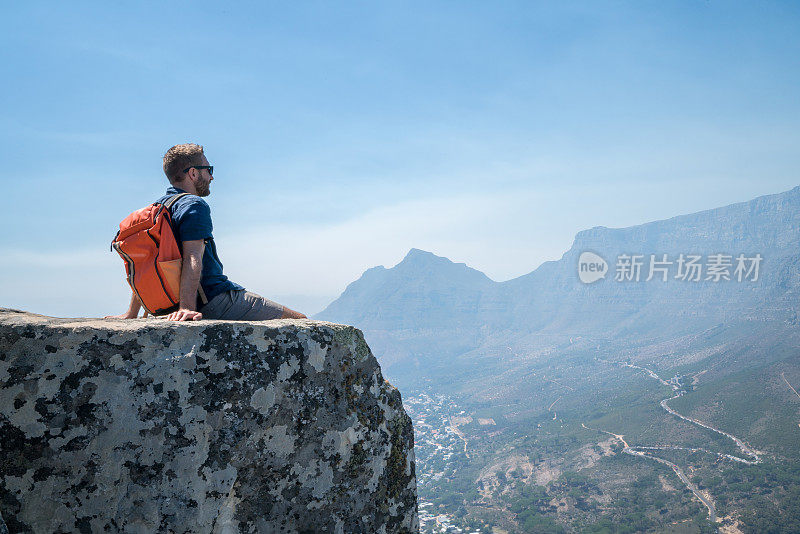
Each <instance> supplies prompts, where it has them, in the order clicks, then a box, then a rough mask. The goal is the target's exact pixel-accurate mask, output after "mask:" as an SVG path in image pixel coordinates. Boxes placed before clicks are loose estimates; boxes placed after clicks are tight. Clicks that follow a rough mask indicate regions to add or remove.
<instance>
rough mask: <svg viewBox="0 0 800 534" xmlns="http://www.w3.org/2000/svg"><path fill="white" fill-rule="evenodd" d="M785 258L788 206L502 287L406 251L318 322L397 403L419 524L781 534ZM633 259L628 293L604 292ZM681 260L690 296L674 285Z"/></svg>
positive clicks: (774, 204)
mask: <svg viewBox="0 0 800 534" xmlns="http://www.w3.org/2000/svg"><path fill="white" fill-rule="evenodd" d="M798 244H800V187H797V188H794V189H792V190H791V191H787V192H784V193H779V194H775V195H768V196H764V197H759V198H756V199H754V200H751V201H749V202H742V203H738V204H732V205H730V206H724V207H720V208H716V209H710V210H705V211H701V212H698V213H693V214H688V215H680V216H677V217H673V218H670V219H666V220H661V221H654V222H649V223H646V224H641V225H637V226H632V227H628V228H605V227H595V228H591V229H588V230H585V231H582V232H579V233H578V234H577V235H576V236H575V239H574V241H573V243H572V246H571V247H570V248H569V249H568V250H567V251H566V252H565V253H564V255H563V256H562V257H561V259H559V260H557V261H549V262H545V263H543V264H542V265H540V266H539V267H538V268H536V269H535V270H533V271H532V272H530V273H528V274H526V275H524V276H520V277H518V278H515V279H513V280H508V281H505V282H495V281H492V280H490V279H489V278H487V277H486V276H484V275H483V274H482V273H480V272H479V271H476V270H474V269H471V268H469V267H468V266H466V265H464V264H463V263H453V262H452V261H450V260H448V259H447V258H442V257H439V256H436V255H434V254H432V253H430V252H423V251H421V250H417V249H413V250H411V251H410V252H409V254H408V255H407V256H406V257H405V258H404V259H403V261H401V262H400V263H399V264H397V265H396V266H394V267H392V268H389V269H387V268H384V267H375V268H373V269H370V270H368V271H367V272H365V273H364V275H363V276H362V277H361V278H359V279H358V280H356V281H355V282H353V283H352V284H350V285H349V286H348V287H347V289H346V290H345V291H344V292H343V293H342V295H341V296H340V297H339V298H338V299H337V300H336V301H335V302H333V303H331V305H330V306H328V308H326V309H325V310H323V311H322V312H321V313H320V314H318V315H317V318H320V319H325V320H330V321H334V322H347V323H352V324H354V325H356V326H358V327H360V328H362V329H363V331H364V334H365V337H366V339H367V340H368V341H369V344H370V346H371V347H372V348H373V350H374V351H375V354H376V355H377V357H378V359H379V361H380V362H381V365H382V367H383V370H384V373H385V374H386V376H387V377H389V378H390V379H391V380H392V381H393V383H395V384H397V385H398V386H399V388H400V390H401V391H403V400H404V403H406V404H407V406H409V413H411V415H412V417H413V419H414V425H415V454H416V461H417V476H418V492H419V496H420V509H421V510H426V512H425V514H428V512H427V511H428V510H433V511H434V512H432V514H434V515H436V519H435V520H436V521H437V522H438V521H440V520H441V518H442V517H449V518H450V519H452V520H454V521H456V523H454V524H458V526H459V527H461V528H465V529H466V528H469V529H474V528H476V527H477V526H481V527H482V528H484V529H485V528H488V527H490V526H491V527H495V526H496V527H498V528H502V529H503V530H506V531H508V532H510V533H518V532H519V533H522V532H564V531H567V532H633V531H636V532H652V533H656V532H658V533H662V532H677V531H678V530H676V529H675V525H681V532H716V531H717V529H718V528H719V527H724V528H725V529H727V530H726V531H729V532H738V531H741V532H745V533H755V532H768V531H772V532H795V531H797V530H798V525H800V512H798V510H800V498H799V497H798V496H800V468H798V467H797V466H798V465H799V464H798V461H797V460H798V459H800V450H798V447H797V443H798V440H800V426H798V417H800V395H797V392H796V391H797V389H800V385H799V384H800V358H798V353H799V352H798V347H800V324H799V323H798V308H799V307H800V250H799V249H798ZM584 253H591V254H592V256H591V257H590V258H588V260H587V256H585V255H584ZM664 255H666V261H667V262H672V263H666V264H663V265H658V264H653V266H654V267H659V266H660V267H664V268H665V269H666V281H664V280H663V275H662V274H661V272H659V271H658V270H656V269H654V272H653V275H654V276H653V277H652V279H650V280H649V281H648V280H647V279H648V278H650V269H649V267H650V266H651V260H652V259H655V260H659V261H661V260H664V259H665V258H664ZM720 255H722V256H720ZM740 255H741V257H742V260H743V261H742V265H743V266H744V267H745V268H746V269H745V271H743V272H741V273H737V271H736V267H737V263H738V262H737V258H738V257H739V256H740ZM633 256H640V258H638V259H640V260H641V272H640V276H639V280H638V281H636V280H634V279H631V280H626V279H625V278H627V277H625V276H621V275H623V274H627V272H626V271H625V269H624V268H623V267H624V265H625V263H624V262H625V261H626V259H627V260H631V259H632V257H633ZM651 256H653V257H651ZM690 256H699V258H698V261H697V265H699V266H700V269H702V271H701V272H700V276H699V277H697V278H698V279H697V280H696V281H694V279H695V278H696V277H694V276H691V277H689V276H687V277H683V276H681V273H679V272H678V271H679V266H680V265H679V264H680V262H681V261H683V262H684V264H683V268H684V271H686V261H687V260H689V259H690ZM582 257H583V259H581V258H582ZM756 259H760V261H756ZM721 260H724V261H721ZM580 262H583V263H584V264H585V268H586V269H587V270H585V271H584V282H588V281H591V280H592V279H587V278H586V277H585V276H586V274H587V273H588V274H591V273H592V271H590V270H588V269H589V264H590V263H591V264H593V265H594V267H593V268H594V269H595V271H594V272H597V270H596V269H597V268H598V267H601V268H602V264H603V263H605V265H606V268H605V270H604V271H603V274H604V276H603V277H600V278H599V279H596V280H594V281H593V282H591V283H584V282H582V281H581V277H580V271H579V269H580V268H581V266H580ZM726 262H727V263H729V264H728V265H725V263H726ZM756 265H757V266H758V271H757V272H758V274H757V276H756V273H755V270H753V271H750V272H749V273H748V272H747V269H749V268H750V267H753V268H754V267H755V266H756ZM715 269H717V270H718V271H719V276H718V275H715V274H714V272H715ZM682 274H686V273H685V272H684V273H682ZM722 274H725V275H726V276H722ZM739 274H741V280H740V279H739V278H740V276H739ZM618 275H619V276H618ZM676 276H677V277H676ZM726 277H727V279H725V278H726ZM618 278H619V279H618ZM631 278H634V277H631ZM684 278H687V279H684ZM717 278H719V280H717ZM743 447H744V448H743ZM742 451H749V452H748V453H745V452H742ZM753 451H758V454H757V455H751V454H750V453H753ZM743 454H744V455H745V456H742V455H743ZM753 454H755V453H753ZM420 517H421V519H422V520H425V521H433V515H422V514H421V516H420ZM717 521H719V522H717ZM737 525H738V527H737ZM684 527H685V530H684ZM737 528H739V530H737Z"/></svg>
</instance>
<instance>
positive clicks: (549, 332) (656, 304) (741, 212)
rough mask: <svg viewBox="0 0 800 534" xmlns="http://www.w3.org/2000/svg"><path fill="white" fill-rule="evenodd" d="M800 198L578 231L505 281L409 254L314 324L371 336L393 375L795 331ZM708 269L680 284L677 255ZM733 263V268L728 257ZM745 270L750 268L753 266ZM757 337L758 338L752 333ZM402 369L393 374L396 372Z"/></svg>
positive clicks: (365, 280)
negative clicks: (701, 337)
mask: <svg viewBox="0 0 800 534" xmlns="http://www.w3.org/2000/svg"><path fill="white" fill-rule="evenodd" d="M798 244H800V187H796V188H794V189H792V190H791V191H787V192H784V193H779V194H775V195H769V196H763V197H759V198H756V199H754V200H751V201H749V202H742V203H738V204H733V205H730V206H725V207H721V208H716V209H711V210H706V211H702V212H698V213H693V214H689V215H681V216H677V217H673V218H671V219H667V220H662V221H655V222H651V223H647V224H642V225H638V226H632V227H629V228H618V229H612V228H605V227H595V228H592V229H590V230H585V231H582V232H579V233H578V234H577V235H576V237H575V240H574V242H573V244H572V247H571V248H570V249H569V250H568V251H567V252H566V253H565V254H564V255H563V256H562V258H561V259H560V260H558V261H550V262H546V263H544V264H542V265H541V266H539V267H538V268H537V269H536V270H534V271H533V272H531V273H529V274H526V275H523V276H520V277H518V278H515V279H513V280H509V281H506V282H494V281H492V280H491V279H489V278H488V277H487V276H486V275H484V274H483V273H481V272H479V271H477V270H475V269H471V268H469V267H467V266H466V265H465V264H463V263H453V262H451V261H450V260H448V259H447V258H442V257H439V256H435V255H434V254H432V253H430V252H424V251H421V250H417V249H412V250H411V251H410V252H409V253H408V255H407V256H406V257H405V258H404V259H403V260H402V261H401V262H400V263H399V264H397V265H396V266H394V267H392V268H391V269H386V268H384V267H374V268H372V269H369V270H368V271H366V272H365V273H364V274H363V275H362V276H361V278H359V279H358V280H356V281H355V282H353V283H351V284H350V285H349V286H348V287H347V289H346V290H345V291H344V292H343V293H342V295H341V296H340V297H339V298H338V299H337V300H335V301H334V302H333V303H331V304H330V305H329V306H328V307H327V308H326V309H325V310H323V311H322V312H320V313H319V314H317V315H316V318H319V319H324V320H329V321H334V322H343V323H349V324H353V325H355V326H358V327H359V328H361V329H363V330H364V332H365V334H366V336H367V339H368V341H369V342H370V345H371V346H372V348H373V350H374V351H375V352H376V354H378V355H379V358H380V359H381V362H382V364H383V365H384V367H385V368H387V371H388V374H389V375H392V374H395V375H397V374H398V373H400V374H402V373H406V372H409V371H410V370H412V369H415V368H416V369H419V368H420V366H426V367H427V368H429V369H431V370H433V369H434V368H437V369H439V370H440V371H446V370H447V368H448V366H451V365H452V366H453V367H454V368H455V367H457V365H456V363H458V362H461V363H464V358H470V357H475V356H476V350H478V351H479V352H480V353H481V355H482V356H480V357H486V355H490V354H492V353H493V352H494V353H498V351H502V350H505V349H509V350H517V349H519V348H521V347H524V348H526V349H530V350H536V349H541V350H544V349H546V348H547V347H550V346H559V345H560V344H563V343H573V342H574V340H575V339H578V338H579V339H583V340H584V342H587V343H602V342H608V341H611V342H614V343H623V342H629V343H639V342H643V341H645V340H647V341H649V342H655V341H658V340H669V339H674V338H677V337H680V336H686V335H691V334H693V333H698V332H703V331H705V330H707V329H709V328H713V327H717V326H720V325H721V326H722V327H723V328H725V329H728V330H730V332H731V335H732V336H735V335H736V332H737V331H740V332H743V331H745V330H748V329H747V328H744V327H742V326H741V325H750V326H753V325H757V327H758V328H763V329H764V331H768V330H769V331H773V330H774V329H776V328H777V329H781V328H790V329H792V328H795V327H796V325H797V313H798V308H800V300H798V298H799V297H800V250H799V249H798ZM584 251H591V252H593V253H596V254H598V255H599V256H601V257H602V258H604V259H605V260H606V262H607V264H608V273H607V275H606V276H605V278H604V279H601V280H599V281H597V282H595V283H592V284H584V283H582V282H581V281H580V280H579V278H578V258H579V256H580V255H581V253H582V252H584ZM621 254H628V255H641V256H643V258H642V263H643V264H642V266H641V272H640V280H639V281H638V282H636V281H617V280H615V275H616V263H617V261H618V259H619V256H620V255H621ZM651 254H654V255H656V259H657V260H661V259H663V258H662V255H664V254H666V255H667V258H666V259H667V261H671V262H673V263H672V264H670V265H666V266H665V267H666V268H667V270H668V272H667V276H668V279H667V281H666V282H664V281H661V275H660V273H659V272H658V271H657V272H656V273H654V277H653V279H652V280H650V281H645V279H646V278H647V277H648V275H649V269H648V267H649V263H650V259H651V258H650V255H651ZM681 254H683V255H684V258H686V257H687V256H688V255H691V254H696V255H700V256H701V257H702V258H701V260H700V262H699V263H701V264H702V267H701V268H702V269H703V270H702V272H701V280H700V281H697V282H693V281H687V280H681V279H678V278H675V276H676V274H678V273H677V268H678V266H677V260H678V258H679V255H681ZM715 254H723V255H725V256H729V257H730V258H729V261H730V262H731V265H730V267H728V269H727V272H728V276H729V277H731V278H732V279H731V280H724V279H722V280H720V281H717V282H715V281H713V280H707V279H706V278H707V277H708V276H709V274H710V272H708V264H709V262H710V261H711V258H709V256H712V255H715ZM739 254H743V255H744V257H745V259H750V258H754V257H755V256H756V254H759V255H760V256H761V258H762V260H761V263H760V264H759V270H758V280H756V281H752V280H751V279H752V278H753V277H754V276H753V274H754V273H751V275H750V279H744V280H743V281H737V280H736V276H735V267H736V257H737V256H738V255H739ZM726 259H727V258H726ZM745 265H746V266H747V267H751V266H752V265H751V263H750V262H749V261H748V262H745ZM748 331H749V330H748ZM393 368H394V370H393Z"/></svg>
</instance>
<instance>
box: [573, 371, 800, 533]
mask: <svg viewBox="0 0 800 534" xmlns="http://www.w3.org/2000/svg"><path fill="white" fill-rule="evenodd" d="M598 361H601V362H603V363H608V364H613V365H622V366H625V367H630V368H632V369H638V370H641V371H644V372H645V373H647V374H648V375H649V376H650V377H651V378H654V379H655V380H658V381H659V382H661V383H662V384H663V385H665V386H669V387H671V388H672V389H673V391H675V393H676V394H675V396H673V397H669V398H666V399H664V400H662V401H661V402H660V403H659V404H660V405H661V407H662V408H663V409H664V410H666V411H667V413H669V414H671V415H674V416H675V417H679V418H681V419H683V420H684V421H688V422H689V423H692V424H695V425H698V426H701V427H703V428H706V429H708V430H711V431H713V432H716V433H718V434H721V435H723V436H725V437H726V438H729V439H731V440H732V441H733V442H734V443H736V446H737V447H738V448H739V450H741V451H742V453H743V454H744V455H745V456H747V458H743V457H739V456H735V455H733V454H724V453H721V452H714V451H709V450H707V449H700V448H691V447H671V446H638V445H637V446H635V447H631V446H630V445H628V443H627V442H626V441H625V438H624V436H623V435H622V434H614V433H613V432H608V431H606V430H600V429H597V428H590V427H588V426H586V425H584V424H583V423H581V426H583V428H586V429H588V430H594V431H597V432H602V433H604V434H609V435H611V436H614V437H615V438H617V439H618V440H620V441H621V442H622V445H623V447H624V448H623V450H622V452H624V453H626V454H630V455H632V456H639V457H642V458H650V459H651V460H655V461H656V462H659V463H662V464H664V465H668V466H669V467H670V468H671V469H672V470H673V471H674V472H675V474H676V475H678V478H680V479H681V481H682V482H683V483H684V484H685V485H686V487H687V488H688V489H689V490H690V491H691V492H692V493H693V494H694V496H695V497H697V498H698V499H699V500H700V502H702V503H703V505H704V506H705V507H706V508H708V516H709V519H710V520H711V521H715V522H716V521H717V520H718V518H717V511H716V508H715V507H714V503H713V502H712V501H711V499H710V498H709V497H708V496H706V495H704V494H703V493H702V492H701V491H700V490H699V489H698V487H697V486H696V485H694V484H693V483H692V481H691V480H689V477H687V476H686V473H684V472H683V470H682V469H681V468H680V467H679V466H678V465H676V464H674V463H673V462H670V461H669V460H665V459H664V458H660V457H658V456H654V455H653V454H649V451H657V450H682V451H689V452H704V453H707V454H711V455H715V456H717V457H719V458H723V459H727V460H731V461H734V462H739V463H743V464H747V465H754V464H757V463H760V462H761V458H760V457H759V456H758V454H757V452H756V451H755V450H754V449H752V448H750V447H749V446H747V445H746V444H745V443H744V442H743V441H742V440H740V439H739V438H737V437H736V436H734V435H733V434H730V433H728V432H725V431H724V430H719V429H718V428H714V427H713V426H711V425H709V424H706V423H703V422H702V421H698V420H697V419H692V418H691V417H687V416H685V415H683V414H680V413H678V412H676V411H675V410H673V409H672V408H670V407H669V404H668V402H669V401H671V400H673V399H677V398H678V397H680V396H682V395H683V394H684V391H683V389H682V388H681V386H680V385H679V384H678V383H677V382H667V381H666V380H664V379H662V378H661V377H660V376H658V374H656V373H655V372H654V371H653V370H651V369H648V368H647V367H641V366H638V365H633V364H630V363H626V362H613V361H609V360H603V359H600V358H598ZM785 380H786V378H785V377H784V381H785ZM786 383H787V384H788V382H786ZM789 387H791V385H789ZM792 390H793V391H794V388H792ZM795 394H797V391H795ZM798 397H800V394H798Z"/></svg>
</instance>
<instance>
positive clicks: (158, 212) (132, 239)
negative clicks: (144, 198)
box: [111, 193, 206, 315]
mask: <svg viewBox="0 0 800 534" xmlns="http://www.w3.org/2000/svg"><path fill="white" fill-rule="evenodd" d="M188 194H189V193H179V194H177V195H173V196H172V197H170V198H169V199H168V200H167V201H166V202H165V203H164V204H159V203H158V202H155V203H153V204H151V205H149V206H147V207H145V208H142V209H140V210H137V211H134V212H133V213H131V214H130V215H128V216H127V217H126V218H125V219H124V220H123V221H122V222H121V223H119V232H117V235H116V236H115V237H114V240H113V241H112V242H111V248H112V250H116V251H117V252H118V253H119V255H120V256H122V259H123V261H124V262H125V272H126V274H127V279H128V283H129V284H130V286H131V289H132V290H133V292H134V294H136V296H137V297H138V298H139V302H141V303H142V306H143V307H144V309H145V310H146V311H147V312H148V313H150V314H151V315H165V314H167V313H170V312H173V311H175V310H177V309H178V308H179V305H180V288H181V264H182V262H183V259H182V258H181V249H180V247H179V246H178V242H177V240H176V239H175V232H174V230H173V228H172V214H171V213H170V208H171V207H172V205H173V204H174V203H175V202H176V201H177V200H178V199H179V198H181V197H183V196H185V195H188ZM200 296H201V299H202V302H203V303H205V302H206V299H205V295H204V294H203V290H202V288H200Z"/></svg>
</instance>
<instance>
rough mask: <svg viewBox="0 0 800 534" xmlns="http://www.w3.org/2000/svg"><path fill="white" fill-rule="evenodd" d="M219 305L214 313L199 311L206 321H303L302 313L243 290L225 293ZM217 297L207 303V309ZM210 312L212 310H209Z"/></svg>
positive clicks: (204, 310)
mask: <svg viewBox="0 0 800 534" xmlns="http://www.w3.org/2000/svg"><path fill="white" fill-rule="evenodd" d="M223 295H226V296H225V298H224V299H223V300H222V303H221V305H219V306H216V310H214V311H215V312H216V313H209V314H208V315H206V308H205V307H204V308H203V309H202V310H201V313H203V317H204V318H207V319H226V320H229V321H269V320H271V319H305V318H306V316H305V315H303V314H302V313H299V312H296V311H294V310H291V309H289V308H287V307H285V306H281V305H280V304H278V303H277V302H273V301H271V300H269V299H267V298H264V297H262V296H260V295H256V294H255V293H251V292H249V291H245V290H243V289H240V290H235V291H227V292H225V293H223ZM216 300H217V297H215V298H214V299H212V301H211V302H209V306H208V307H209V308H211V307H212V306H211V305H212V304H216V303H215V302H214V301H216ZM209 311H212V310H209Z"/></svg>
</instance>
